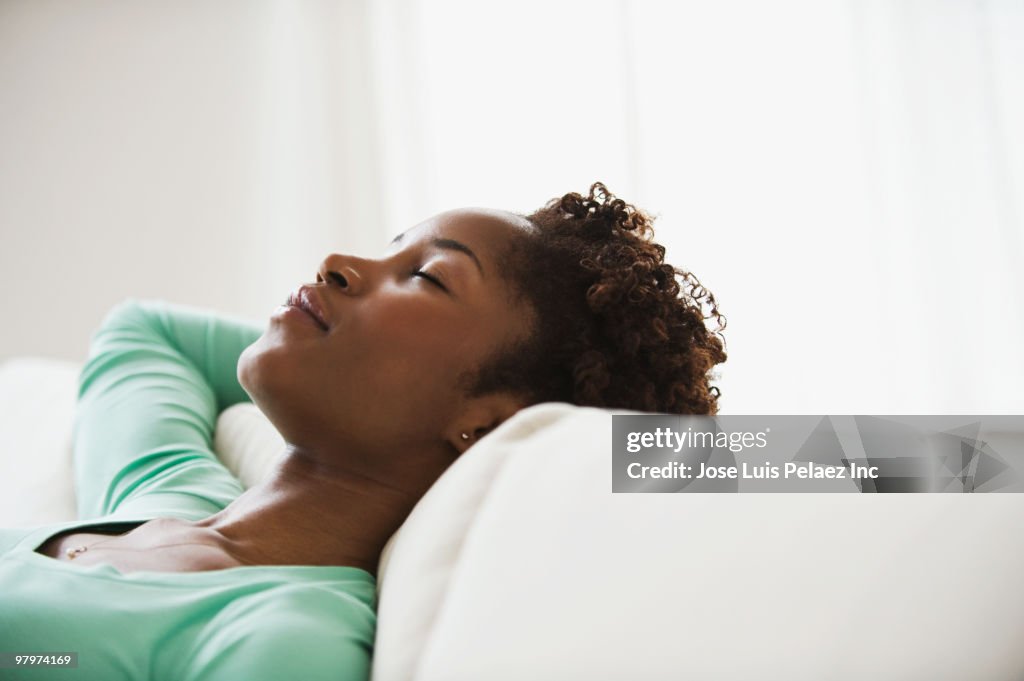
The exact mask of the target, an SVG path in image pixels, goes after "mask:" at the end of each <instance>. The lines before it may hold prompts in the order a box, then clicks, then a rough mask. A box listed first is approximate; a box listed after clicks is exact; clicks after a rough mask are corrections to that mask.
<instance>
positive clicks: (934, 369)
mask: <svg viewBox="0 0 1024 681" xmlns="http://www.w3.org/2000/svg"><path fill="white" fill-rule="evenodd" d="M373 30H374V31H375V33H376V35H377V36H378V40H376V41H374V46H375V48H376V49H375V51H374V59H375V63H377V64H379V65H380V68H379V69H378V70H377V71H375V74H374V78H373V83H374V86H375V88H376V95H377V97H378V106H379V109H380V111H381V113H382V115H383V118H382V120H384V121H387V124H386V125H382V126H381V127H380V128H379V130H380V131H381V133H382V134H383V136H384V137H383V140H384V144H385V147H386V148H387V149H388V153H387V154H385V155H384V157H383V158H384V159H385V161H384V162H383V164H382V165H381V170H382V173H383V178H384V180H383V181H384V186H385V187H386V189H385V191H384V196H386V197H387V199H386V202H385V212H384V215H385V216H386V222H387V223H389V224H395V225H403V224H412V223H414V222H415V221H417V220H418V219H420V218H421V217H422V216H423V215H427V214H431V213H433V212H436V211H439V210H442V209H444V208H446V207H450V206H455V205H464V204H484V205H496V206H503V207H508V208H512V209H518V210H529V209H531V208H534V207H536V206H537V205H539V204H540V203H541V202H542V201H543V200H545V199H547V198H549V197H551V196H554V195H558V194H561V193H563V192H566V191H570V190H576V191H582V190H583V189H584V188H585V187H586V186H587V185H588V184H589V183H590V182H592V181H594V180H598V179H600V180H602V181H604V182H606V183H607V184H608V185H609V186H610V187H611V188H612V189H613V190H614V191H616V192H617V193H619V194H620V195H621V196H623V197H624V198H626V199H628V200H631V201H634V202H636V203H637V204H639V205H641V206H644V207H646V208H648V209H650V210H652V211H654V212H656V213H657V214H659V216H660V217H659V224H658V237H659V239H660V240H662V241H663V242H664V243H665V244H666V245H667V246H668V247H669V256H670V258H671V260H672V261H673V262H674V263H675V264H678V265H681V266H683V267H685V268H687V269H691V270H692V271H693V272H694V273H696V274H697V275H698V276H699V277H700V278H701V279H702V281H703V282H704V283H705V284H706V285H707V286H708V287H709V288H711V289H712V290H713V291H714V292H715V293H716V295H717V296H718V298H719V300H720V302H721V306H722V309H723V311H725V312H726V314H727V315H728V317H729V327H728V329H727V332H726V337H727V340H728V350H729V352H730V359H729V361H728V362H727V363H726V364H725V365H723V368H722V372H721V381H720V384H721V386H722V389H723V400H722V407H723V412H727V413H765V412H772V413H787V412H794V413H1024V389H1022V388H1021V384H1022V382H1024V362H1022V359H1021V353H1020V350H1019V347H1020V346H1021V344H1022V342H1024V275H1022V274H1021V270H1020V266H1021V264H1022V255H1024V250H1022V243H1024V235H1022V232H1024V225H1022V222H1021V216H1022V208H1024V206H1022V201H1024V129H1022V128H1024V126H1022V123H1021V121H1024V77H1022V75H1021V74H1024V5H1022V4H1020V3H1018V2H1011V1H1006V2H966V1H965V2H933V1H930V0H929V1H918V2H884V1H881V0H879V1H875V2H858V1H852V0H785V1H780V2H772V3H763V2H755V1H736V0H733V1H729V2H717V3H706V2H653V1H647V2H645V1H639V2H625V1H619V2H616V1H612V0H604V1H599V2H593V1H584V0H577V1H573V0H545V1H544V2H539V1H532V2H524V3H501V4H495V3H478V2H472V1H469V0H466V1H459V2H457V1H454V0H448V1H443V2H442V1H427V0H424V1H421V2H416V3H375V4H374V14H373Z"/></svg>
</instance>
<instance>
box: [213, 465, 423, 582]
mask: <svg viewBox="0 0 1024 681" xmlns="http://www.w3.org/2000/svg"><path fill="white" fill-rule="evenodd" d="M419 496H420V492H418V491H409V490H403V489H399V488H396V487H394V486H389V485H388V484H386V483H384V482H383V481H382V480H379V479H374V478H373V477H368V476H366V475H364V474H360V473H356V472H354V471H353V470H351V469H348V468H346V467H344V466H338V465H329V464H326V463H324V462H323V461H321V460H318V459H317V458H316V457H314V456H312V455H310V454H309V453H307V452H304V451H302V450H299V449H296V448H293V447H289V448H288V449H287V450H286V452H285V454H284V456H282V457H281V458H280V459H279V461H278V463H277V464H276V465H275V467H274V468H273V469H272V471H271V473H270V474H269V475H268V476H267V477H266V478H265V479H264V480H263V481H262V482H261V483H260V484H258V485H256V486H255V487H252V488H250V489H249V490H247V491H246V492H245V493H244V494H242V495H241V496H240V497H238V498H237V499H236V500H235V501H234V502H232V503H231V505H229V506H228V507H227V508H225V509H224V510H223V511H221V512H219V513H217V514H215V515H213V516H210V517H209V518H206V519H204V520H202V521H200V522H198V523H196V525H197V526H200V527H205V528H209V529H212V530H215V531H216V532H218V533H219V534H220V535H221V536H223V537H224V539H225V540H226V545H227V550H228V551H229V553H231V554H232V555H233V556H234V557H235V558H237V559H238V560H240V561H241V562H243V563H248V564H253V565H341V566H353V567H358V568H362V569H364V570H366V571H367V572H369V573H370V574H374V575H375V574H376V572H377V562H378V560H379V559H380V553H381V551H382V550H383V549H384V545H385V544H386V543H387V541H388V539H389V538H390V537H391V535H392V534H394V533H395V532H396V531H397V530H398V528H399V526H401V524H402V522H403V521H404V520H405V518H406V516H407V515H408V514H409V512H410V511H411V510H412V507H413V506H414V505H415V504H416V501H418V499H419Z"/></svg>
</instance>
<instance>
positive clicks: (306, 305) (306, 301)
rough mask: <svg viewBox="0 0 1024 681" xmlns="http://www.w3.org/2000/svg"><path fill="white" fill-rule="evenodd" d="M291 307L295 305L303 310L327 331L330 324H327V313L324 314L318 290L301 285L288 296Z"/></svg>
mask: <svg viewBox="0 0 1024 681" xmlns="http://www.w3.org/2000/svg"><path fill="white" fill-rule="evenodd" d="M287 305H288V306H289V307H294V308H297V309H299V310H302V311H303V312H305V313H306V314H308V315H309V316H310V317H312V318H313V320H314V321H315V322H316V323H317V325H318V326H319V327H320V328H321V329H323V330H324V331H327V330H328V328H330V327H329V325H328V324H327V315H326V314H324V305H323V303H322V302H321V301H320V299H319V298H318V297H317V295H316V292H315V291H314V290H313V288H312V287H310V286H300V287H299V288H298V289H296V290H295V291H292V293H291V294H290V295H289V296H288V303H287Z"/></svg>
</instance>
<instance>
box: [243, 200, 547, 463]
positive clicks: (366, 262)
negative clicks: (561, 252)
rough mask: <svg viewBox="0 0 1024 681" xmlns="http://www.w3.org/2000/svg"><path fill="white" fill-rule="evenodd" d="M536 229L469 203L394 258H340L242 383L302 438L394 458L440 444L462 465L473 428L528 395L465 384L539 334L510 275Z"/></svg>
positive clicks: (422, 230)
mask: <svg viewBox="0 0 1024 681" xmlns="http://www.w3.org/2000/svg"><path fill="white" fill-rule="evenodd" d="M529 229H531V227H530V225H529V223H527V222H526V221H525V220H523V219H522V218H519V217H517V216H514V215H511V214H508V213H502V212H497V211H483V210H476V209H473V210H458V211H452V212H448V213H443V214H441V215H439V216H437V217H435V218H432V219H430V220H427V221H426V222H424V223H421V224H420V225H417V226H416V227H414V228H412V229H410V230H409V231H407V232H406V233H404V234H403V235H400V236H399V237H398V238H396V240H395V241H394V242H392V244H391V247H390V248H389V249H388V251H387V253H386V254H385V255H384V256H383V257H381V258H378V259H365V258H359V257H355V256H350V255H341V254H336V253H335V254H331V255H329V256H327V258H326V259H324V261H323V262H322V263H321V265H320V268H319V272H318V274H317V277H316V281H315V283H310V284H307V285H305V286H302V287H300V288H299V289H297V290H296V291H295V292H293V293H292V294H291V296H290V297H289V303H288V304H287V305H285V306H282V307H280V308H278V309H277V310H276V311H275V312H274V314H273V316H272V317H271V319H270V325H269V328H268V329H267V331H266V332H265V333H264V334H263V336H262V337H261V338H260V339H259V340H258V341H257V342H256V343H255V344H253V345H252V346H250V347H249V348H248V349H247V350H246V351H245V353H243V355H242V358H241V360H240V361H239V369H238V373H239V379H240V380H241V382H242V385H243V386H244V387H245V389H246V390H247V391H248V392H249V394H250V395H251V396H252V398H253V400H254V401H255V402H256V403H257V404H258V405H259V407H260V408H261V409H262V410H263V412H264V413H265V414H266V415H267V417H268V418H269V419H270V420H271V421H272V422H273V423H274V425H275V426H276V427H277V429H278V430H279V431H280V432H281V434H282V435H283V436H284V438H285V439H286V440H287V441H288V442H289V443H290V444H292V445H294V446H297V447H301V448H306V449H309V450H312V451H317V450H319V449H327V450H333V449H339V448H344V449H345V450H346V453H347V454H348V455H351V453H352V452H362V453H366V455H367V456H370V457H375V458H384V459H389V458H395V457H401V456H402V452H408V453H409V454H413V453H415V452H417V451H420V452H422V451H424V450H425V449H431V448H432V449H438V450H445V451H446V455H447V456H448V458H449V460H448V462H447V463H450V459H451V457H452V456H454V452H455V450H460V451H461V450H462V449H464V448H465V446H466V445H467V441H466V440H464V439H463V438H462V437H461V433H462V432H466V431H469V433H468V434H469V435H470V436H471V437H470V440H469V441H468V443H471V442H472V441H473V440H475V438H476V437H477V436H479V435H480V434H482V433H483V432H486V430H487V429H488V428H489V427H492V426H493V425H496V423H492V422H491V421H494V420H495V419H497V420H498V422H500V418H501V414H502V413H504V414H505V415H508V408H509V406H510V405H511V404H512V403H514V402H515V399H514V398H513V397H512V396H505V397H501V396H491V397H484V398H473V399H469V398H467V397H466V396H465V395H464V388H465V377H466V376H467V375H472V374H473V372H475V371H476V369H477V368H478V367H480V366H481V365H482V364H483V363H485V361H486V360H487V359H488V358H490V357H492V356H494V355H495V354H497V353H500V352H501V351H502V349H504V348H506V347H508V346H510V345H512V344H514V343H515V342H516V341H518V340H521V339H523V338H525V337H526V335H527V334H528V333H529V329H530V325H531V320H532V316H531V311H530V310H529V309H524V308H523V307H522V306H521V304H519V303H517V302H516V301H515V297H514V296H512V295H511V293H510V286H509V285H508V283H506V282H505V281H503V280H502V278H501V276H500V275H499V262H500V258H501V257H502V255H503V253H505V251H506V249H507V248H508V246H509V245H510V242H511V240H512V239H513V238H515V237H517V236H521V235H522V234H524V233H525V232H526V231H528V230H529ZM506 398H507V399H506ZM495 400H497V402H495ZM502 400H505V402H502ZM498 402H502V403H501V404H498ZM519 406H521V405H519ZM515 408H518V407H515ZM513 411H514V409H513ZM453 447H454V449H453ZM381 463H383V462H381Z"/></svg>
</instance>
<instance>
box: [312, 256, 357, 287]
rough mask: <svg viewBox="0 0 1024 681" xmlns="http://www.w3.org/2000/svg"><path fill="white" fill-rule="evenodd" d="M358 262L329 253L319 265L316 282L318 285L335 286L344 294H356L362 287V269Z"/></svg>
mask: <svg viewBox="0 0 1024 681" xmlns="http://www.w3.org/2000/svg"><path fill="white" fill-rule="evenodd" d="M358 261H359V259H358V258H354V257H352V256H348V255H342V254H340V253H331V254H330V255H328V256H327V257H326V258H324V259H323V262H321V263H320V268H319V269H318V270H317V273H316V280H317V282H318V283H319V282H326V283H327V284H328V285H331V284H336V285H337V286H339V287H341V289H342V290H343V291H345V292H346V293H357V292H358V291H360V290H362V287H363V275H362V274H361V273H360V270H361V269H362V268H361V267H360V266H359V262H358Z"/></svg>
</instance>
